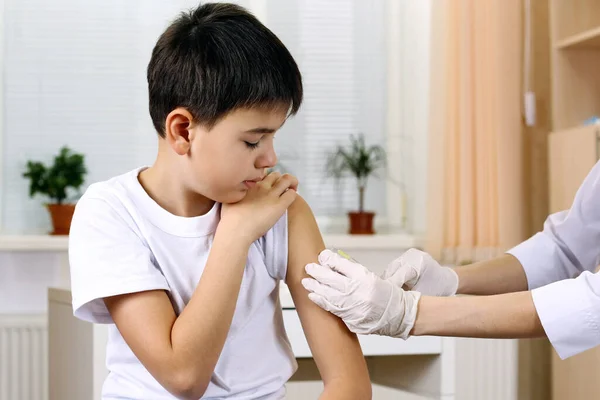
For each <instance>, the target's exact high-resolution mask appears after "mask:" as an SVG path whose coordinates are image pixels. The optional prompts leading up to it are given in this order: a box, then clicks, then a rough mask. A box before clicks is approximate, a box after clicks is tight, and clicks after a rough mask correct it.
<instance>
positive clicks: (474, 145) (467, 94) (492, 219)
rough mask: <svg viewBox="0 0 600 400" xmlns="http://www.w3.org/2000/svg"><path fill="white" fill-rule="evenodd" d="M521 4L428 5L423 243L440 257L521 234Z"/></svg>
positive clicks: (474, 255) (444, 0) (507, 243)
mask: <svg viewBox="0 0 600 400" xmlns="http://www.w3.org/2000/svg"><path fill="white" fill-rule="evenodd" d="M522 7H523V4H522V1H521V0H514V1H513V0H511V1H506V0H435V1H434V2H433V24H432V26H433V32H432V80H431V96H430V98H431V121H430V136H429V143H430V153H429V183H428V202H429V203H428V213H427V214H428V226H427V236H428V237H427V245H426V247H427V251H429V252H430V253H432V255H434V256H435V257H436V258H437V259H438V260H441V261H444V262H449V263H457V264H458V263H463V262H469V261H475V260H480V259H486V258H490V257H493V256H495V255H497V254H499V253H501V252H503V251H505V250H507V249H508V248H509V247H511V246H513V245H515V244H517V243H519V242H520V241H522V240H523V239H524V238H523V232H524V221H523V219H524V218H523V215H524V210H525V207H524V204H523V200H524V196H523V190H524V188H523V183H522V182H523V178H522V169H523V168H522V164H523V161H522V158H523V154H522V153H523V150H522V123H521V118H522V117H521V115H522V113H521V104H522V101H521V99H522V97H523V96H522V90H521V84H522V79H521V77H522V48H523V46H522V34H521V29H522V21H521V18H522Z"/></svg>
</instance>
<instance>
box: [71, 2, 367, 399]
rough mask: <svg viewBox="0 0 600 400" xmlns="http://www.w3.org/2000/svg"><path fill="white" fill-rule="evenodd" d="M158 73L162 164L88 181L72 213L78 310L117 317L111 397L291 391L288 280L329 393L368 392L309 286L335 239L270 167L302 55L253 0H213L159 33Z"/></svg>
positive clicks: (155, 104) (152, 89)
mask: <svg viewBox="0 0 600 400" xmlns="http://www.w3.org/2000/svg"><path fill="white" fill-rule="evenodd" d="M148 86H149V99H150V115H151V117H152V121H153V124H154V127H155V128H156V130H157V132H158V134H159V136H160V137H159V149H158V155H157V158H156V161H155V163H154V165H153V166H151V167H144V168H138V169H136V170H134V171H131V172H129V173H126V174H124V175H121V176H117V177H115V178H112V179H110V180H108V181H105V182H100V183H96V184H93V185H91V186H90V187H89V189H88V190H87V191H86V193H85V194H84V196H83V197H82V198H81V200H80V201H79V202H78V205H77V208H76V212H75V215H74V218H73V223H72V227H71V234H70V242H69V256H70V264H71V279H72V293H73V308H74V314H75V316H77V317H78V318H81V319H83V320H87V321H91V322H95V323H107V324H111V325H110V327H109V341H108V347H107V367H108V369H109V371H110V372H109V376H108V378H107V380H106V382H105V384H104V386H103V394H102V398H103V399H105V400H108V399H144V400H147V399H172V398H173V396H175V397H177V398H183V399H198V398H207V399H281V398H283V397H284V395H285V389H284V385H285V383H286V382H287V380H288V379H289V378H290V377H291V376H292V374H293V373H294V371H295V370H296V368H297V365H296V362H295V359H294V356H293V353H292V350H291V348H290V345H289V342H288V340H287V336H286V333H285V330H284V326H283V321H282V314H281V308H280V304H279V297H278V287H279V281H280V280H283V279H285V281H286V283H287V284H288V285H289V287H290V291H291V293H292V297H293V299H294V302H295V304H296V307H297V310H298V314H299V316H300V319H301V322H302V326H303V329H304V331H305V334H306V336H307V340H308V342H309V345H310V347H311V349H312V352H313V355H314V358H315V361H316V364H317V366H318V368H319V371H320V373H321V376H322V378H323V381H324V391H323V395H322V397H321V398H322V399H366V398H370V397H371V385H370V382H369V376H368V371H367V369H366V364H365V361H364V358H363V357H362V353H361V350H360V346H359V343H358V341H357V338H356V336H355V335H354V334H352V333H350V332H349V331H348V330H347V328H346V326H345V325H344V324H343V323H342V322H341V321H340V320H339V319H337V317H334V316H332V315H331V314H329V313H327V312H325V311H323V310H321V309H320V308H319V307H317V306H316V305H314V304H313V303H312V302H311V301H310V300H309V299H308V296H307V292H306V291H305V289H304V288H303V287H302V284H301V280H302V279H303V278H305V277H306V276H307V275H305V274H304V266H305V265H306V264H308V263H311V262H316V261H317V255H318V254H319V252H320V251H322V250H323V249H324V245H323V241H322V239H321V236H320V233H319V231H318V229H317V226H316V223H315V220H314V217H313V215H312V213H311V211H310V209H309V207H308V205H307V204H306V202H305V201H304V200H303V199H302V198H300V196H297V194H296V191H295V190H296V187H297V181H296V179H295V178H294V177H293V176H290V175H280V174H278V173H271V174H269V175H266V176H265V171H266V170H267V169H268V168H271V167H273V166H274V165H275V164H276V161H277V157H276V155H275V152H274V149H273V138H274V134H275V132H276V131H277V130H278V129H279V128H280V127H281V125H283V123H284V122H285V120H286V118H287V117H288V116H289V115H293V114H295V113H296V112H297V111H298V108H299V107H300V103H301V101H302V81H301V75H300V72H299V71H298V67H297V65H296V63H295V61H294V59H293V58H292V56H291V55H290V54H289V52H288V51H287V49H286V48H285V47H284V45H283V44H282V43H281V42H280V41H279V40H278V39H277V37H276V36H275V35H273V33H272V32H271V31H269V30H268V29H267V28H266V27H264V26H263V25H262V24H261V23H260V22H259V21H258V20H257V19H255V18H254V17H253V16H252V15H250V14H249V13H247V12H246V11H245V10H244V9H242V8H240V7H237V6H234V5H229V4H205V5H201V6H199V7H198V8H197V9H195V10H192V11H190V12H189V13H185V14H183V15H181V16H180V17H179V18H178V19H177V20H176V21H174V22H173V23H172V24H171V25H170V26H169V27H168V28H167V30H166V31H165V32H164V33H163V34H162V35H161V37H160V38H159V40H158V42H157V44H156V46H155V48H154V50H153V52H152V57H151V60H150V63H149V65H148Z"/></svg>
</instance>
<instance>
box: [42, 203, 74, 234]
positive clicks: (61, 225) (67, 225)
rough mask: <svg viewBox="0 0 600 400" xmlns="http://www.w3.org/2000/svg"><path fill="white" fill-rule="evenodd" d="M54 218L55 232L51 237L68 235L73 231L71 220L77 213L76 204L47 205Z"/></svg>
mask: <svg viewBox="0 0 600 400" xmlns="http://www.w3.org/2000/svg"><path fill="white" fill-rule="evenodd" d="M46 208H48V211H49V212H50V217H51V218H52V227H53V228H54V230H53V231H52V232H51V233H50V234H51V235H68V234H69V231H70V229H71V220H72V219H73V213H74V212H75V204H46Z"/></svg>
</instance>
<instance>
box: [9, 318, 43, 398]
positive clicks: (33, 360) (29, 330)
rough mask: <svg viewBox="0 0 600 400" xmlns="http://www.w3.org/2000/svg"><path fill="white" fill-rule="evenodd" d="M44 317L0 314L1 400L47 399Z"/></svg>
mask: <svg viewBox="0 0 600 400" xmlns="http://www.w3.org/2000/svg"><path fill="white" fill-rule="evenodd" d="M47 332H48V330H47V317H46V315H45V314H43V315H0V400H47V399H48V335H47Z"/></svg>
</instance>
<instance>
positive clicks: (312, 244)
mask: <svg viewBox="0 0 600 400" xmlns="http://www.w3.org/2000/svg"><path fill="white" fill-rule="evenodd" d="M288 242H289V244H288V271H287V277H286V283H287V285H288V286H289V288H290V292H291V294H292V298H293V300H294V304H295V306H296V309H297V312H298V315H299V316H300V321H301V323H302V327H303V329H304V333H305V335H306V338H307V341H308V344H309V346H310V348H311V351H312V354H313V358H314V359H315V362H316V364H317V367H318V368H319V372H320V373H321V377H322V379H323V381H324V382H325V384H327V382H328V381H330V380H334V379H338V378H342V379H348V380H356V378H357V377H363V378H366V379H367V381H368V371H367V367H366V362H365V360H364V357H363V355H362V350H361V348H360V343H359V342H358V339H357V337H356V335H355V334H353V333H351V332H350V331H349V330H348V328H347V327H346V325H345V324H344V323H343V321H342V320H340V319H339V318H338V317H336V316H335V315H333V314H331V313H329V312H327V311H324V310H323V309H321V308H320V307H318V306H317V305H316V304H314V303H313V302H312V301H311V300H310V299H309V298H308V292H307V291H306V289H304V287H303V286H302V283H301V281H302V279H303V278H306V277H308V275H307V274H306V272H305V270H304V267H305V266H306V264H309V263H316V262H317V257H318V255H319V253H320V252H321V251H322V250H324V249H325V244H324V243H323V239H322V237H321V233H320V232H319V228H318V226H317V223H316V221H315V218H314V216H313V214H312V211H311V210H310V207H309V206H308V204H307V203H306V201H305V200H304V199H302V198H301V197H300V196H297V198H296V200H295V201H294V203H293V204H292V205H291V206H290V208H289V209H288ZM358 382H360V379H359V380H358ZM353 383H357V382H353Z"/></svg>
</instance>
